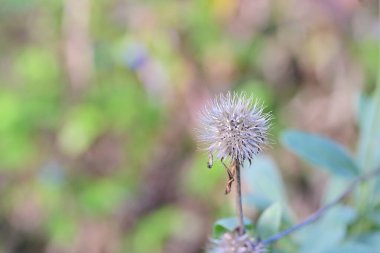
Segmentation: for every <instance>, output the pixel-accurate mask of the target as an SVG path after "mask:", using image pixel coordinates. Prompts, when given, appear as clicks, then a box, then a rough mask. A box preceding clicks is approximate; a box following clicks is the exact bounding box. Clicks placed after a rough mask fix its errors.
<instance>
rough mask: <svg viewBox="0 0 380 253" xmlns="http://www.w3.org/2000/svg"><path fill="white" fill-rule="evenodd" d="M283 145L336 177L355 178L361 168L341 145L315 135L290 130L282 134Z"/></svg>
mask: <svg viewBox="0 0 380 253" xmlns="http://www.w3.org/2000/svg"><path fill="white" fill-rule="evenodd" d="M281 141H282V143H283V144H284V145H285V146H286V147H287V148H289V149H290V150H292V151H293V152H294V153H296V154H297V155H298V156H299V157H301V158H302V159H304V160H305V161H308V162H310V163H311V164H313V165H315V166H317V167H320V168H323V169H325V170H327V171H329V172H331V173H332V174H334V175H336V176H340V177H343V178H353V177H356V176H358V174H359V168H358V167H357V165H356V164H355V162H354V160H353V158H352V157H351V155H350V154H349V153H348V152H347V150H346V149H345V148H344V147H343V146H341V145H340V144H338V143H336V142H334V141H332V140H330V139H327V138H325V137H322V136H318V135H315V134H310V133H305V132H300V131H294V130H289V131H285V132H284V133H283V134H282V138H281Z"/></svg>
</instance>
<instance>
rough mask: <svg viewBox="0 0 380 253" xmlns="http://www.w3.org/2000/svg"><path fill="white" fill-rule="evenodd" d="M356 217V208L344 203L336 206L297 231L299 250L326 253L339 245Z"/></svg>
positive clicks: (310, 252) (301, 252)
mask: <svg viewBox="0 0 380 253" xmlns="http://www.w3.org/2000/svg"><path fill="white" fill-rule="evenodd" d="M356 217H357V215H356V212H355V210H354V209H352V208H350V207H347V206H343V205H337V206H335V207H334V208H333V209H332V210H330V211H328V212H327V213H325V214H324V215H323V216H322V217H321V218H320V219H319V220H317V221H316V222H314V223H312V224H309V225H308V226H306V227H304V228H303V229H301V230H299V231H297V232H295V234H294V237H295V240H296V241H297V242H298V244H299V245H300V250H299V252H300V253H325V252H326V251H327V250H330V249H332V248H335V247H338V246H339V245H340V243H341V242H342V240H343V239H344V237H345V235H346V231H347V226H348V225H349V224H351V223H352V222H353V221H354V220H355V219H356ZM316 235H317V238H316Z"/></svg>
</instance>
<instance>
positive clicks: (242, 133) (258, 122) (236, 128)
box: [198, 92, 271, 165]
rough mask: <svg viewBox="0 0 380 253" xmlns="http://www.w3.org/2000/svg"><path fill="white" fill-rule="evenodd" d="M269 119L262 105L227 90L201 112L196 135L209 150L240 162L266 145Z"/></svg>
mask: <svg viewBox="0 0 380 253" xmlns="http://www.w3.org/2000/svg"><path fill="white" fill-rule="evenodd" d="M270 119H271V116H270V114H267V113H264V112H263V106H262V104H260V103H258V102H257V101H253V99H252V98H250V97H247V96H246V95H245V94H244V93H233V94H231V93H230V92H228V93H227V94H221V95H219V96H217V97H216V98H215V99H214V100H213V101H212V102H211V103H210V104H208V105H207V106H206V107H205V108H204V110H203V111H202V112H201V116H200V128H199V129H198V137H199V140H200V142H201V144H202V146H203V148H204V149H206V150H208V152H210V153H214V154H216V156H217V157H218V158H219V159H222V158H227V157H229V158H231V159H232V160H233V161H237V162H238V163H239V164H241V165H242V164H243V162H244V161H245V160H249V161H251V160H252V159H253V158H254V157H255V156H256V155H257V154H259V153H261V152H262V150H263V147H264V146H265V145H267V144H268V131H269V127H270V123H269V121H270Z"/></svg>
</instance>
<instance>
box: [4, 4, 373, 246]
mask: <svg viewBox="0 0 380 253" xmlns="http://www.w3.org/2000/svg"><path fill="white" fill-rule="evenodd" d="M317 2H318V1H317ZM317 2H316V3H313V2H310V3H309V2H308V3H305V2H304V1H302V0H292V1H272V2H271V1H228V0H213V1H203V0H196V1H164V0H160V1H152V0H148V1H123V0H111V1H105V0H95V1H89V0H84V1H75V0H67V1H63V0H50V1H43V0H29V1H23V0H2V1H0V197H1V200H0V238H1V239H0V251H1V252H49V253H51V252H131V253H148V252H157V253H159V252H169V253H170V252H188V253H193V252H194V253H196V252H203V251H204V249H205V244H206V242H207V240H208V237H209V236H210V235H211V234H212V223H213V222H214V221H215V220H217V219H218V218H222V217H230V216H232V215H233V213H234V211H233V206H232V205H230V204H229V200H230V198H229V197H225V196H224V195H223V187H224V183H225V182H224V180H225V177H226V174H225V172H224V167H223V165H222V164H221V163H220V162H217V161H216V162H215V165H214V167H213V170H212V171H208V170H207V169H203V168H206V162H207V157H206V156H207V154H203V153H202V152H197V151H196V148H195V146H196V144H195V142H194V141H193V131H192V129H193V128H194V126H195V122H194V118H195V115H196V112H197V111H198V110H199V108H200V107H202V106H203V103H205V102H206V100H207V99H209V98H210V97H211V96H212V95H213V94H215V93H218V92H223V91H226V90H229V89H235V90H240V91H245V92H247V93H249V94H253V95H254V96H255V97H256V98H257V99H258V100H259V101H261V102H263V104H264V105H265V106H266V111H271V112H272V113H273V115H274V119H273V127H272V136H273V138H272V139H273V142H274V145H273V149H268V152H269V153H270V154H271V156H273V157H274V158H273V159H272V158H269V157H264V158H258V159H257V161H255V163H254V165H253V166H248V165H247V166H245V167H246V168H245V169H244V173H245V175H244V178H245V184H246V185H245V188H244V190H245V192H246V194H245V199H244V201H245V203H246V205H247V206H248V209H251V210H254V211H252V212H251V213H250V214H249V217H250V218H251V220H257V219H259V220H260V221H259V225H258V226H259V228H257V229H259V231H262V233H263V236H264V235H265V236H266V235H269V234H273V233H274V232H275V231H277V230H278V229H279V227H278V223H277V221H278V219H277V218H278V217H279V215H280V214H281V217H282V220H281V224H280V225H281V226H280V228H284V227H286V226H288V225H291V224H294V222H295V220H296V219H297V216H298V215H299V214H300V213H299V212H297V211H298V209H302V208H299V206H298V207H297V206H296V207H294V202H292V201H291V200H293V199H297V198H298V197H299V196H302V194H303V192H301V193H300V192H299V191H296V190H294V189H296V188H297V187H293V186H292V184H293V185H297V184H298V183H299V182H304V181H305V178H304V177H306V184H307V185H308V189H311V190H310V191H307V192H308V193H307V194H310V196H311V197H310V198H308V197H309V196H306V199H313V198H312V196H314V195H313V194H319V195H324V197H323V199H329V198H331V196H329V194H336V192H337V191H338V192H339V189H341V188H340V186H341V185H342V186H344V185H345V184H346V181H345V180H346V179H345V178H340V177H339V175H340V174H344V175H348V176H350V177H351V176H353V175H356V174H361V173H362V172H363V171H364V170H368V169H371V168H372V167H373V166H374V165H375V164H378V162H379V161H378V158H379V157H380V155H379V150H380V147H379V146H378V145H377V144H378V143H380V142H379V141H378V140H379V139H378V137H379V134H380V131H379V129H378V126H380V123H379V120H380V119H378V118H379V115H380V113H379V110H380V109H379V108H380V107H379V103H380V102H379V101H380V98H379V94H378V92H377V93H376V92H374V90H375V87H376V82H377V78H378V75H379V74H378V73H379V64H380V63H379V57H378V50H379V48H378V44H379V41H378V36H377V37H376V36H375V35H374V34H373V33H374V32H373V30H374V29H375V28H374V27H376V22H378V11H376V8H374V6H376V5H377V3H376V1H362V2H360V1H358V2H356V1H355V3H354V1H338V2H337V1H332V0H331V1H322V2H323V3H322V2H321V3H317ZM324 3H325V4H324ZM299 6H301V7H302V8H301V7H300V8H299ZM87 14H88V15H87ZM360 90H362V91H363V92H362V95H359V91H360ZM378 90H379V89H378ZM336 94H338V95H336ZM355 97H356V98H358V99H357V100H358V101H357V104H358V110H357V112H358V114H357V118H358V120H357V122H354V121H353V120H352V119H350V120H348V121H347V120H346V118H344V116H345V115H353V114H354V109H353V108H354V104H355V103H356V101H354V100H355V99H354V98H355ZM326 101H327V102H326ZM334 101H340V102H342V101H343V102H347V103H346V104H344V106H342V108H343V109H342V108H340V107H339V105H337V104H336V103H334ZM340 102H339V103H340ZM326 104H327V105H328V106H329V107H328V108H326V107H325V106H324V105H326ZM347 105H352V108H351V109H348V107H349V106H347ZM319 109H320V110H322V111H323V113H322V114H318V110H319ZM330 109H331V110H330ZM330 111H331V114H329V112H330ZM321 115H322V116H321ZM326 115H327V116H326ZM352 117H355V115H353V116H352ZM331 119H336V121H334V120H331ZM321 122H322V123H321ZM331 122H332V123H331ZM336 122H338V123H336ZM288 126H289V127H296V128H302V129H303V130H306V131H312V132H314V133H315V132H322V133H323V134H326V135H328V136H329V137H332V138H333V139H339V140H340V141H342V142H343V143H344V144H345V146H347V147H348V149H352V147H353V145H352V144H353V143H359V144H358V146H357V148H356V149H355V150H356V152H355V153H356V154H357V156H356V157H353V156H351V155H350V152H348V151H347V152H346V150H344V149H343V148H342V147H341V146H340V145H338V144H336V143H335V142H334V141H332V140H331V141H330V140H327V139H326V138H320V137H318V135H314V134H313V135H309V134H307V135H306V134H304V133H300V132H296V133H293V136H292V135H290V136H289V135H288V138H293V139H292V140H293V141H294V142H292V141H289V140H288V142H289V143H288V142H287V141H285V142H287V143H288V144H287V145H286V146H287V147H289V148H290V149H291V150H293V151H295V152H296V153H297V152H298V154H299V155H300V157H301V158H303V159H305V160H307V161H309V162H311V163H312V164H313V165H315V166H317V167H319V166H320V167H321V168H324V169H325V172H326V171H327V172H329V173H330V172H331V173H330V174H329V186H328V188H329V189H331V191H326V193H324V192H323V193H321V191H322V190H321V189H318V187H315V188H313V185H312V182H311V179H312V178H313V177H311V176H308V172H307V171H308V167H307V165H305V164H302V163H297V162H294V159H292V158H289V153H286V154H284V152H283V151H282V150H283V149H282V148H281V147H279V146H280V145H278V144H279V143H277V141H276V140H277V136H278V135H279V133H280V132H281V131H282V130H283V129H284V128H285V127H288ZM356 126H359V127H358V128H356ZM350 129H351V130H352V129H354V130H352V131H351V132H350ZM341 130H342V131H341ZM346 130H347V131H346ZM288 134H289V132H288ZM294 134H295V136H294ZM285 136H286V135H285ZM285 139H286V138H285ZM295 139H296V140H295ZM357 140H358V141H357ZM299 151H302V152H299ZM319 151H320V152H319ZM322 151H323V152H322ZM310 152H311V153H310ZM315 152H317V154H318V155H315V154H316V153H315ZM332 154H334V155H332ZM335 158H336V159H335ZM331 159H332V160H331ZM276 161H277V162H276ZM279 168H280V169H281V172H282V173H283V174H284V175H283V176H281V175H280V172H279ZM294 168H296V170H292V169H294ZM350 168H351V169H350ZM358 168H359V171H357V169H358ZM363 168H365V169H363ZM292 173H293V174H292ZM305 175H306V176H305ZM288 179H289V182H292V184H290V183H287V180H288ZM297 182H298V183H297ZM379 182H380V181H378V182H375V183H373V184H368V185H363V186H361V187H360V189H359V190H358V192H357V193H355V200H352V201H350V202H349V203H348V204H349V205H342V206H340V207H339V209H340V210H335V211H334V212H332V213H331V214H329V216H328V217H326V218H324V219H323V220H322V221H321V222H320V223H318V224H315V226H313V227H311V228H310V231H309V232H307V231H306V232H305V233H304V234H303V237H302V236H301V235H298V234H297V236H295V237H294V238H293V237H292V238H290V239H287V240H284V241H281V242H280V243H279V244H278V245H276V247H274V249H273V252H296V249H298V248H299V249H300V252H310V251H308V250H306V251H305V249H308V247H313V248H315V252H343V251H344V252H368V251H366V250H367V249H368V247H371V248H376V246H375V245H377V248H379V246H378V242H379V240H378V238H379V234H378V233H375V231H376V229H378V228H379V224H380V218H379V217H380V214H379V213H378V208H379V202H378V196H380V195H379V194H378V191H379V189H380V183H379ZM289 188H290V189H292V190H291V191H290V192H291V193H289V194H287V190H289ZM333 189H335V190H333ZM330 192H331V193H330ZM288 195H289V196H288ZM363 196H365V197H364V198H363ZM276 203H277V204H276ZM280 207H281V208H280ZM313 207H315V205H313V203H311V202H307V201H306V202H305V203H304V204H303V208H304V209H306V210H310V209H312V208H313ZM268 208H269V209H268ZM338 211H339V212H338ZM261 213H263V214H262V215H261V218H258V217H259V216H260V215H259V214H261ZM273 216H275V217H276V219H272V218H273ZM336 216H339V217H340V218H339V219H337V218H336ZM331 220H332V221H334V222H331ZM231 224H233V221H232V220H227V221H226V220H224V221H223V222H218V223H217V226H219V228H218V229H219V230H218V231H219V232H220V231H224V230H223V229H226V230H228V229H231V226H233V225H231ZM250 224H251V225H250V227H249V229H250V231H252V233H255V231H256V227H255V226H254V225H252V224H256V222H253V223H250ZM330 229H331V231H330ZM328 231H330V232H329V233H328ZM334 231H335V232H334ZM219 232H218V233H219ZM214 233H215V230H214ZM312 233H317V234H318V235H320V234H325V236H324V237H323V238H321V240H322V239H324V240H326V244H324V245H325V246H326V245H330V246H331V245H334V247H330V246H329V247H328V250H327V248H326V247H327V246H326V247H325V246H323V245H322V243H321V244H320V245H319V246H320V247H314V246H315V245H314V244H315V243H316V242H315V240H314V241H313V240H312V239H311V237H310V234H312ZM331 234H334V236H332V235H331ZM311 241H312V242H311ZM308 243H314V244H308ZM310 245H313V246H310ZM335 246H336V247H335ZM325 249H326V251H323V250H325ZM318 250H319V251H318Z"/></svg>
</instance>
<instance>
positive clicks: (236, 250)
mask: <svg viewBox="0 0 380 253" xmlns="http://www.w3.org/2000/svg"><path fill="white" fill-rule="evenodd" d="M209 252H210V253H265V252H266V249H265V247H264V245H263V244H262V243H261V242H256V241H255V240H254V239H253V238H251V237H250V236H249V235H248V234H243V235H239V234H238V233H236V232H229V233H225V234H223V235H222V237H221V238H220V239H214V240H212V241H211V244H210V246H209Z"/></svg>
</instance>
